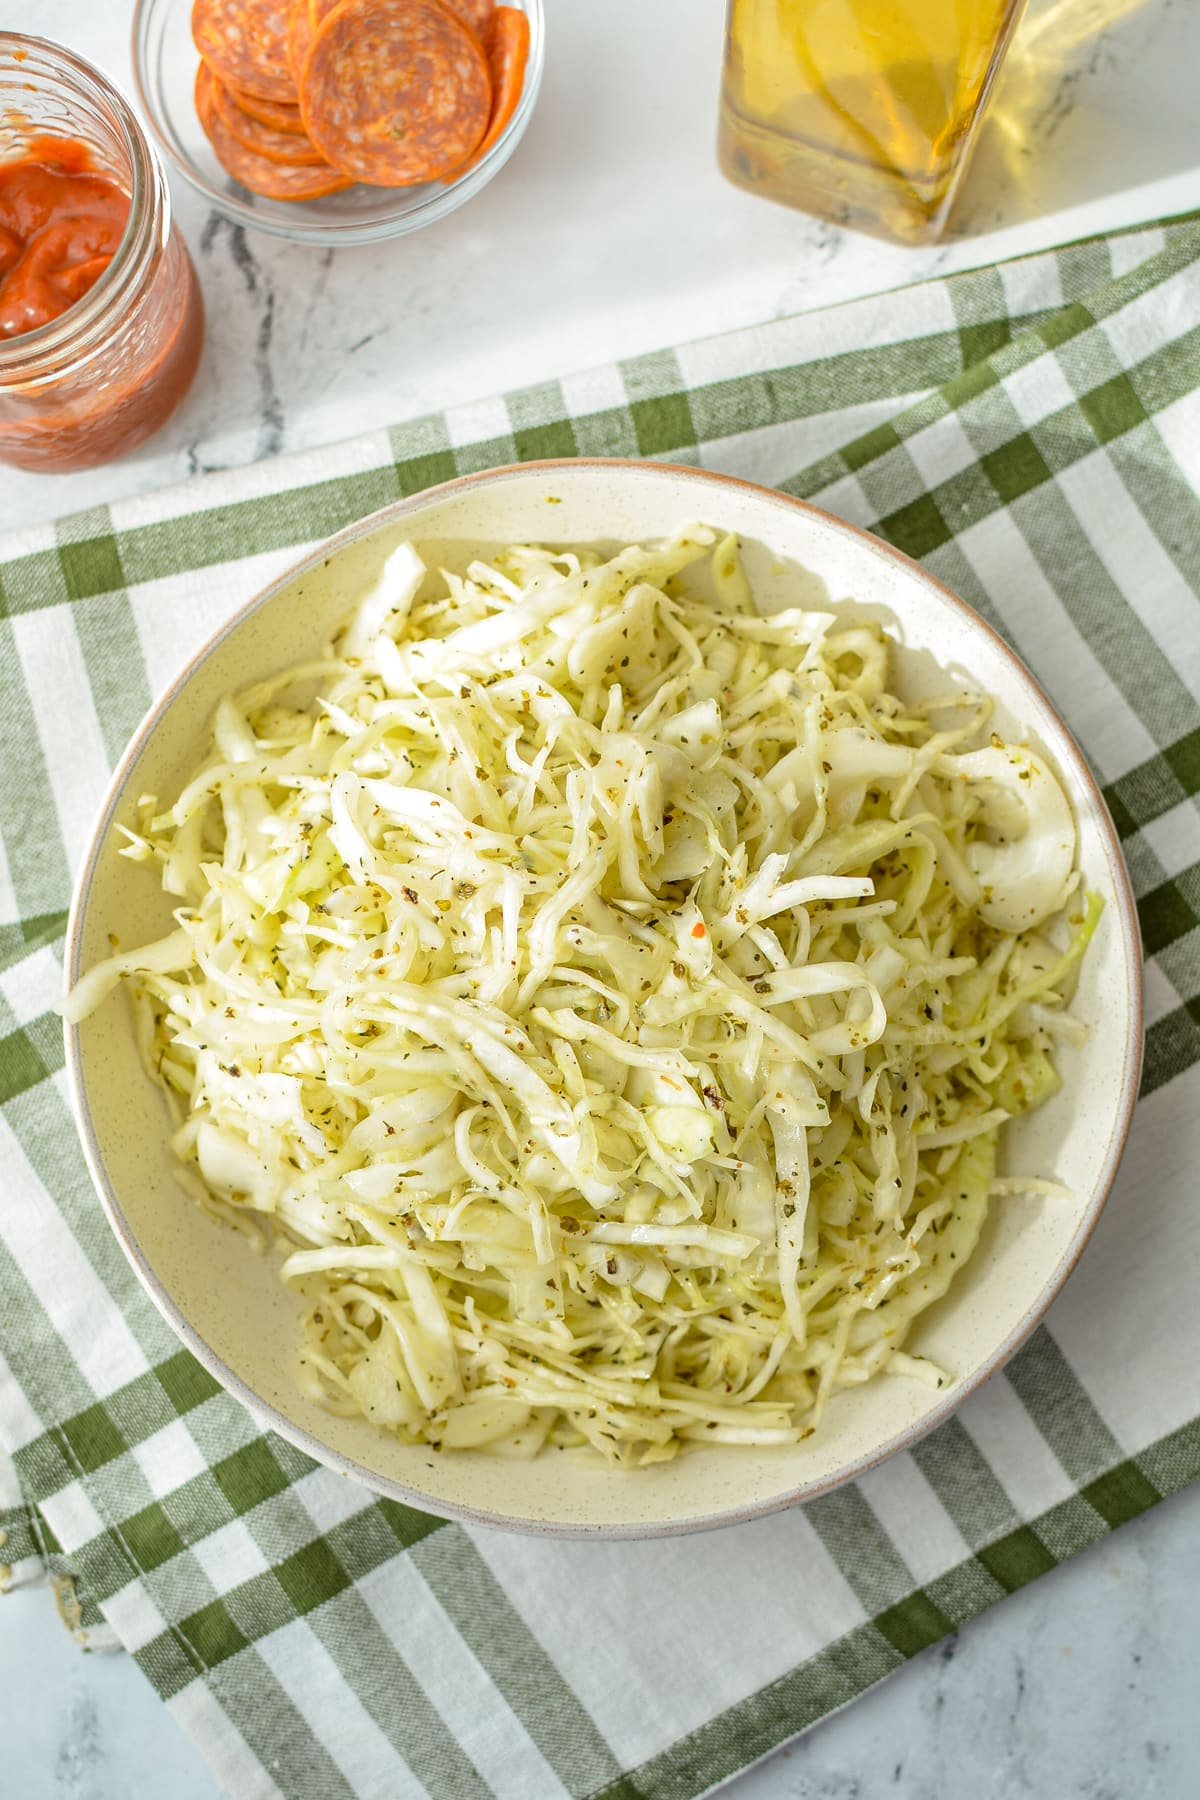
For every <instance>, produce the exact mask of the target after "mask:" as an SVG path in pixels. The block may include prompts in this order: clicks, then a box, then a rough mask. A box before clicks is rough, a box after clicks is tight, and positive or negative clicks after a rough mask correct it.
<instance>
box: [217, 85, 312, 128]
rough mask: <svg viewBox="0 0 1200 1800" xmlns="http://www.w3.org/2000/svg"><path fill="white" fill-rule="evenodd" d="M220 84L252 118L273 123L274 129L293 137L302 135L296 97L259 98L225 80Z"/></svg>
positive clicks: (302, 124) (302, 122)
mask: <svg viewBox="0 0 1200 1800" xmlns="http://www.w3.org/2000/svg"><path fill="white" fill-rule="evenodd" d="M218 79H220V78H219V77H218ZM221 86H222V87H223V88H225V89H226V91H227V92H228V94H229V96H230V98H231V99H232V100H234V101H236V102H237V104H238V106H240V107H241V109H242V111H243V112H244V113H249V114H250V117H251V118H252V119H260V120H261V121H262V123H263V124H264V125H273V126H274V127H275V130H276V131H290V132H291V133H292V134H293V136H295V137H302V136H303V135H304V121H303V119H302V118H301V117H300V102H299V100H298V99H295V100H261V99H260V98H259V97H258V95H257V94H248V93H247V92H246V90H245V88H239V87H233V86H232V85H231V84H230V83H229V82H227V81H223V82H221ZM293 91H294V90H293Z"/></svg>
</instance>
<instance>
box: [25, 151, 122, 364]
mask: <svg viewBox="0 0 1200 1800" xmlns="http://www.w3.org/2000/svg"><path fill="white" fill-rule="evenodd" d="M128 219H129V195H128V194H124V193H122V192H121V189H120V188H119V187H118V186H117V185H116V183H115V182H114V181H110V180H109V179H108V177H107V176H105V175H101V174H98V173H96V172H95V171H94V169H93V166H92V158H91V152H90V150H89V149H88V147H87V145H86V144H79V143H75V142H73V141H72V140H71V139H69V138H43V139H35V140H34V141H33V142H32V143H31V144H30V145H29V146H28V149H27V151H26V154H25V155H24V156H22V157H21V158H20V159H19V160H18V161H16V162H3V163H0V338H14V337H19V336H20V335H21V334H22V333H23V332H26V331H36V330H37V329H38V327H39V326H40V325H48V324H49V323H50V321H51V320H52V319H57V318H60V317H61V315H62V314H63V313H65V312H66V311H67V309H68V307H71V306H74V305H75V302H76V301H77V300H82V298H83V296H84V295H85V294H86V293H88V292H89V290H90V289H91V288H93V287H94V286H95V285H96V283H97V281H99V279H100V277H101V275H103V273H104V271H105V269H107V267H108V265H109V263H110V262H111V261H112V258H113V255H114V253H115V251H116V249H117V246H118V244H119V243H120V242H121V239H122V237H123V236H124V234H125V226H126V223H127V222H128Z"/></svg>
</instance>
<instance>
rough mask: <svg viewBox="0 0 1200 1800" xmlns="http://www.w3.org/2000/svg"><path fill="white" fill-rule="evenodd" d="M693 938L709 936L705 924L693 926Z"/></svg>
mask: <svg viewBox="0 0 1200 1800" xmlns="http://www.w3.org/2000/svg"><path fill="white" fill-rule="evenodd" d="M692 936H693V937H694V938H702V937H707V936H708V932H707V931H706V930H705V927H704V924H703V922H701V923H700V924H699V925H693V926H692Z"/></svg>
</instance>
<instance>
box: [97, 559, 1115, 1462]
mask: <svg viewBox="0 0 1200 1800" xmlns="http://www.w3.org/2000/svg"><path fill="white" fill-rule="evenodd" d="M890 651H891V645H890V643H889V639H888V637H887V636H886V635H885V633H884V632H883V631H882V630H881V629H880V628H879V627H877V626H876V625H873V624H868V623H863V622H844V621H842V620H840V619H839V617H838V616H837V615H836V614H835V613H833V612H831V611H821V612H816V611H804V610H797V609H793V610H789V611H784V612H780V613H776V614H774V615H773V616H761V615H760V614H759V613H758V612H757V611H756V609H755V605H754V600H753V596H752V594H751V592H750V590H749V587H748V584H747V580H746V576H745V573H744V571H743V568H742V564H741V559H740V556H739V547H738V544H737V542H736V540H735V539H734V538H732V537H723V538H718V537H717V536H716V534H715V533H713V532H712V531H710V530H708V529H707V528H702V527H698V526H694V527H690V528H688V529H687V530H684V531H682V532H680V533H679V534H678V535H677V536H676V537H675V538H673V539H672V540H670V541H669V542H665V543H663V544H659V545H652V546H640V545H632V546H629V547H627V548H625V549H622V550H620V551H619V552H618V553H617V554H615V555H610V556H601V555H600V554H598V553H591V552H587V551H565V550H555V549H546V548H539V547H535V546H529V545H515V546H512V547H510V548H507V549H505V550H503V551H502V552H500V553H499V554H497V555H495V556H493V557H492V558H491V560H489V561H486V562H485V561H475V562H472V563H470V565H469V566H468V567H467V568H466V571H465V573H462V574H456V573H452V572H450V571H446V570H443V571H441V572H440V573H436V572H429V571H427V570H426V568H425V566H424V564H423V563H422V561H421V559H420V557H419V556H418V554H417V551H416V550H415V549H414V547H413V546H412V545H410V544H403V545H401V546H400V547H399V548H398V549H396V550H395V551H394V552H393V553H392V554H391V556H390V557H389V558H388V560H387V562H386V565H385V567H384V569H383V572H382V574H381V576H380V578H379V580H378V582H377V584H376V585H375V587H374V588H373V589H372V590H371V591H370V592H369V593H367V594H366V595H365V597H363V598H362V600H361V603H360V604H359V606H358V608H357V611H356V612H355V614H354V616H353V617H352V618H351V619H350V621H349V623H348V624H347V625H346V626H345V627H344V628H343V629H342V631H341V633H340V635H339V636H338V638H337V639H336V640H335V642H334V643H333V644H332V646H331V647H330V648H329V650H328V652H327V654H326V655H325V656H324V657H323V658H322V659H321V660H319V661H316V662H313V663H309V664H306V665H304V666H302V667H296V668H291V669H288V670H286V671H285V672H284V673H282V674H280V675H279V676H278V677H276V678H275V679H273V680H270V681H267V682H264V683H261V684H259V685H258V686H256V687H253V688H251V689H248V690H247V691H246V692H244V693H242V694H239V695H237V696H236V697H231V698H228V699H225V700H223V701H222V703H221V704H220V706H219V707H218V709H217V712H216V715H215V718H214V721H213V726H212V741H211V745H210V748H209V751H208V754H207V756H206V758H205V760H204V762H203V764H202V765H201V766H200V767H199V768H198V769H197V771H196V773H195V775H194V777H193V778H192V779H191V780H190V781H189V782H188V783H187V785H186V787H184V789H183V791H182V793H180V794H179V795H178V796H177V797H176V798H175V799H174V800H173V801H172V803H171V804H170V805H168V806H165V807H164V806H163V805H162V804H161V803H160V802H159V800H157V799H155V798H152V797H147V798H146V799H144V800H143V801H142V803H141V816H140V822H139V828H138V829H137V830H136V831H132V832H128V833H127V834H126V835H127V838H128V843H127V845H126V848H125V854H126V855H128V856H130V857H132V858H133V860H134V861H137V862H145V863H149V864H152V865H154V866H155V867H156V868H157V869H158V870H159V871H160V873H161V876H162V880H163V883H164V885H165V888H166V890H167V891H168V892H169V893H170V894H172V895H173V896H176V897H177V898H178V900H179V906H178V909H177V911H176V913H175V920H176V929H175V930H174V931H173V932H172V933H171V934H170V935H169V936H167V937H166V938H164V939H163V940H162V941H161V942H159V943H156V944H152V945H150V946H149V947H148V948H146V949H142V950H138V951H134V952H132V953H128V954H125V953H121V954H116V955H114V956H113V957H112V958H111V959H109V960H108V961H107V962H105V963H103V964H101V965H99V966H97V967H96V968H94V969H92V970H91V971H90V972H89V973H88V974H87V975H85V976H84V978H83V980H82V981H81V982H80V983H79V985H78V986H77V987H76V989H75V990H74V992H73V993H72V994H71V995H70V996H69V998H68V1000H67V1002H66V1005H65V1010H66V1012H67V1015H68V1017H70V1018H73V1019H76V1020H78V1019H80V1018H83V1017H84V1016H86V1015H87V1014H88V1013H89V1012H90V1011H91V1010H92V1009H93V1008H94V1007H95V1006H96V1005H97V1004H99V1002H100V1001H101V1000H102V999H103V998H104V996H105V995H106V994H107V993H108V992H109V990H110V989H112V988H113V987H115V986H116V985H117V983H118V982H119V981H121V979H122V978H123V977H125V978H128V988H129V992H130V994H131V996H132V1002H133V1008H134V1013H135V1019H136V1029H137V1032H138V1035H139V1043H140V1046H141V1049H142V1053H143V1056H144V1059H145V1062H146V1065H147V1067H148V1068H149V1069H150V1070H151V1071H152V1073H153V1074H154V1076H155V1078H156V1079H157V1080H158V1081H160V1082H161V1083H162V1085H163V1087H164V1088H165V1090H166V1093H167V1096H168V1099H169V1101H170V1104H171V1107H172V1109H173V1114H174V1134H173V1137H172V1144H173V1148H174V1151H175V1154H176V1156H177V1158H178V1165H179V1176H180V1180H181V1182H182V1184H183V1186H184V1187H185V1189H186V1190H187V1191H188V1192H189V1193H190V1194H192V1195H193V1196H194V1197H195V1199H196V1200H197V1201H199V1202H200V1204H202V1205H203V1206H204V1207H206V1208H209V1209H212V1210H214V1211H215V1212H216V1213H218V1214H219V1215H220V1216H221V1217H222V1218H223V1219H226V1220H232V1221H233V1222H234V1223H236V1224H239V1225H241V1226H242V1227H243V1228H244V1229H246V1230H247V1232H248V1234H249V1235H250V1236H252V1237H259V1238H263V1237H264V1234H263V1233H261V1232H260V1231H259V1230H258V1228H259V1227H260V1226H263V1227H266V1233H265V1235H266V1236H271V1237H273V1238H274V1239H275V1240H276V1241H277V1243H278V1244H279V1245H280V1247H281V1249H282V1251H283V1253H284V1259H283V1261H282V1269H281V1273H282V1279H283V1280H284V1281H285V1282H286V1283H288V1284H289V1285H291V1286H294V1287H295V1288H297V1289H298V1290H300V1291H301V1292H302V1294H303V1295H304V1296H305V1300H306V1304H307V1312H306V1316H305V1319H304V1324H303V1338H302V1346H301V1350H300V1374H301V1380H302V1382H303V1385H304V1387H305V1388H306V1389H307V1390H308V1391H309V1392H310V1393H311V1394H312V1395H314V1396H316V1397H318V1398H319V1399H320V1400H321V1401H322V1402H323V1403H324V1404H325V1405H326V1406H328V1407H330V1408H332V1409H333V1410H334V1411H336V1412H339V1413H345V1414H361V1415H363V1416H365V1417H366V1418H367V1419H369V1420H371V1421H373V1422H374V1423H375V1424H376V1425H377V1426H380V1427H384V1428H387V1429H389V1430H392V1431H395V1432H398V1433H399V1434H400V1436H401V1437H402V1438H404V1439H406V1440H409V1441H420V1442H423V1443H426V1444H430V1445H433V1446H435V1447H445V1448H461V1447H480V1446H486V1447H487V1448H488V1449H490V1450H492V1451H494V1452H496V1453H499V1454H505V1455H512V1456H523V1457H529V1456H533V1455H534V1454H536V1453H537V1452H538V1451H539V1450H540V1449H541V1448H542V1447H543V1446H545V1445H558V1446H565V1445H570V1446H577V1447H583V1448H587V1447H590V1449H591V1450H592V1451H594V1452H598V1453H600V1454H601V1455H602V1456H604V1457H605V1458H608V1459H613V1460H616V1461H617V1462H619V1463H621V1464H624V1465H642V1464H646V1463H653V1462H657V1461H662V1460H664V1459H667V1458H670V1457H673V1456H675V1455H676V1454H677V1453H678V1452H679V1450H680V1449H681V1448H682V1447H684V1446H686V1445H687V1444H689V1443H692V1442H701V1443H709V1444H713V1443H716V1444H754V1445H770V1444H789V1443H795V1442H797V1441H798V1440H800V1439H803V1438H805V1437H806V1436H808V1435H809V1434H810V1433H811V1432H812V1431H813V1429H814V1427H815V1426H816V1425H817V1423H818V1421H819V1419H820V1417H821V1414H822V1411H823V1409H824V1407H825V1405H826V1403H827V1401H828V1399H829V1397H830V1396H831V1395H832V1394H833V1393H834V1392H835V1391H836V1390H838V1389H841V1388H845V1387H848V1386H853V1385H856V1384H858V1383H862V1382H865V1381H868V1380H869V1379H871V1377H872V1376H874V1375H876V1374H878V1373H880V1372H881V1371H884V1370H891V1371H893V1372H901V1373H903V1374H906V1375H908V1376H911V1377H914V1378H916V1379H919V1380H923V1381H927V1382H929V1383H932V1384H935V1385H941V1384H942V1382H943V1381H944V1380H946V1379H947V1377H946V1376H944V1375H943V1374H942V1372H941V1371H939V1370H937V1369H936V1368H934V1367H933V1366H932V1365H931V1364H929V1363H928V1362H927V1361H925V1360H924V1359H923V1358H921V1357H917V1356H913V1355H909V1354H907V1353H906V1352H905V1351H904V1349H903V1345H904V1342H905V1339H906V1336H907V1334H908V1332H909V1329H910V1327H911V1325H912V1323H913V1320H914V1319H915V1318H916V1317H917V1316H918V1314H920V1313H921V1312H922V1311H923V1310H924V1309H925V1308H926V1307H928V1306H929V1305H930V1304H931V1303H932V1302H933V1301H935V1300H936V1299H938V1298H939V1296H940V1295H942V1294H943V1293H944V1292H945V1290H946V1288H947V1286H948V1284H949V1282H950V1280H951V1278H952V1276H953V1274H954V1273H955V1271H956V1270H957V1269H960V1268H961V1267H962V1266H963V1264H964V1263H965V1262H966V1260H967V1259H968V1257H969V1256H970V1255H971V1252H972V1250H973V1249H974V1247H975V1244H976V1241H977V1239H978V1237H979V1233H980V1229H981V1226H982V1223H983V1220H984V1216H985V1212H986V1210H987V1206H988V1203H989V1197H990V1196H991V1195H992V1194H994V1193H1003V1192H1006V1191H1012V1190H1013V1189H1014V1188H1016V1187H1019V1188H1021V1189H1030V1188H1032V1189H1033V1190H1035V1191H1042V1192H1046V1193H1052V1192H1053V1191H1054V1187H1053V1184H1052V1183H1049V1182H1041V1183H1039V1182H1029V1181H1023V1180H1013V1179H1007V1180H1006V1179H1004V1178H1001V1177H999V1176H998V1175H997V1143H998V1139H999V1135H1000V1132H1001V1128H1002V1126H1003V1124H1004V1122H1005V1121H1006V1120H1007V1119H1009V1118H1010V1117H1012V1116H1013V1115H1014V1114H1017V1113H1021V1112H1024V1111H1026V1110H1027V1109H1029V1108H1032V1107H1035V1106H1038V1105H1039V1104H1041V1102H1043V1101H1044V1100H1045V1099H1046V1098H1047V1097H1048V1096H1049V1095H1051V1094H1053V1093H1054V1092H1055V1090H1056V1088H1057V1087H1058V1085H1059V1077H1058V1075H1057V1074H1056V1072H1055V1066H1054V1052H1055V1047H1056V1044H1057V1043H1058V1042H1059V1041H1060V1040H1068V1041H1070V1040H1077V1039H1078V1037H1079V1035H1080V1031H1081V1027H1080V1026H1079V1025H1078V1024H1077V1023H1076V1022H1075V1021H1073V1020H1072V1018H1071V1017H1070V1015H1069V1014H1068V1013H1067V1012H1066V1010H1065V1006H1066V1003H1067V1001H1068V1000H1069V998H1070V994H1071V991H1072V988H1073V985H1074V979H1075V974H1076V968H1077V965H1078V962H1079V959H1080V957H1081V955H1082V953H1083V951H1084V949H1085V947H1086V945H1087V943H1088V940H1089V938H1090V936H1091V934H1092V932H1093V930H1094V929H1095V926H1096V922H1097V917H1098V913H1099V902H1098V901H1096V900H1094V899H1088V898H1086V897H1085V896H1083V894H1082V893H1081V890H1080V885H1079V876H1078V873H1077V870H1076V842H1075V828H1074V823H1073V820H1072V816H1071V812H1070V809H1069V806H1068V804H1067V801H1066V799H1065V797H1064V795H1063V792H1062V789H1061V787H1060V786H1059V784H1058V781H1057V779H1056V778H1055V776H1054V775H1053V773H1052V772H1051V770H1050V769H1049V768H1048V767H1047V765H1046V763H1045V762H1044V761H1043V760H1042V759H1041V757H1040V756H1038V755H1037V754H1036V753H1035V752H1034V751H1033V750H1031V749H1029V748H1027V747H1025V746H1023V745H1014V744H1008V743H1004V742H1002V741H1001V740H1000V738H999V737H997V736H995V735H994V734H993V735H989V720H990V715H991V712H992V704H991V702H990V700H989V699H988V698H987V697H986V696H982V695H980V694H977V693H965V692H961V691H947V692H946V693H945V694H943V695H941V696H938V697H935V698H933V699H927V700H924V701H922V702H921V703H920V704H919V705H913V706H908V705H905V703H904V702H903V701H902V700H901V699H899V698H898V697H896V695H895V694H893V693H892V691H891V687H890V675H889V668H890Z"/></svg>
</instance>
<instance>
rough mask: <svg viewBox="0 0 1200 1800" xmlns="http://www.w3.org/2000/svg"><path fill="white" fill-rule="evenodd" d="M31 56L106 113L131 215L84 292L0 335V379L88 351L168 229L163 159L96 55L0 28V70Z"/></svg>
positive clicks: (58, 365) (57, 371)
mask: <svg viewBox="0 0 1200 1800" xmlns="http://www.w3.org/2000/svg"><path fill="white" fill-rule="evenodd" d="M32 58H36V59H37V63H35V65H34V66H35V69H36V68H37V66H38V64H40V68H41V72H43V73H45V74H46V75H48V76H50V77H51V78H53V77H54V76H62V77H64V78H65V80H66V82H67V84H68V85H69V86H74V87H75V88H76V89H77V90H79V91H80V92H81V94H82V95H83V96H84V97H85V98H86V99H88V100H90V101H92V102H93V104H96V103H98V104H99V105H100V106H101V107H103V108H104V109H105V111H106V112H107V113H108V114H109V115H110V117H111V123H112V124H113V125H114V127H115V130H116V134H117V136H118V138H119V139H120V142H121V145H122V148H123V149H124V151H125V153H126V156H127V158H128V162H129V171H130V180H129V217H128V219H127V220H126V222H125V229H124V231H123V232H122V234H121V240H120V242H119V243H118V245H117V248H116V250H115V251H114V252H113V256H112V260H111V261H110V263H109V265H108V267H107V268H106V269H105V271H104V273H103V274H102V275H101V276H100V278H99V280H98V281H97V282H96V283H95V285H94V286H93V287H92V288H90V289H89V290H88V292H87V293H86V294H85V295H84V296H83V297H82V299H80V300H77V301H76V302H75V303H74V305H73V306H69V307H68V308H67V310H66V312H64V313H60V315H59V316H58V318H57V319H51V320H50V321H49V323H47V324H45V325H39V326H37V327H36V328H35V329H34V330H33V331H25V332H21V333H20V334H19V335H18V336H16V337H12V338H7V339H4V338H0V382H2V381H3V380H4V378H5V377H6V376H7V377H10V378H14V377H15V378H16V379H18V380H19V379H20V378H21V377H22V376H23V375H26V374H28V375H29V376H30V377H31V378H33V379H36V376H37V374H38V373H39V372H40V370H39V369H38V365H39V364H42V363H44V362H45V361H46V360H47V359H49V360H50V361H51V362H52V363H53V365H54V366H53V374H54V376H55V377H56V378H57V377H58V376H59V375H61V374H63V373H65V372H66V369H65V367H64V365H63V363H62V362H60V361H59V360H58V356H60V355H62V354H63V353H65V357H66V362H67V363H68V364H70V363H73V362H75V361H76V360H81V359H84V358H86V356H88V355H90V354H91V353H92V351H93V350H94V349H95V348H96V342H95V341H94V340H96V339H97V338H98V336H99V334H100V332H101V331H102V330H103V327H104V325H105V324H106V323H107V315H108V314H109V311H110V309H111V307H112V306H113V305H114V304H115V303H117V302H118V301H120V300H121V299H123V298H125V297H126V296H127V295H129V294H130V293H131V292H133V291H135V290H136V288H137V286H138V285H139V284H140V281H141V279H142V277H143V275H144V273H145V271H146V268H147V266H148V265H149V263H150V262H151V260H152V258H153V255H154V251H155V249H156V247H157V246H158V245H159V244H165V243H166V240H167V236H168V233H169V230H170V198H169V194H168V190H167V184H166V177H165V176H164V174H163V171H162V165H161V164H160V162H159V160H158V157H157V155H156V153H155V151H154V148H153V146H152V145H151V143H150V141H149V139H148V138H147V137H146V134H145V132H144V131H143V130H142V127H141V125H140V124H139V122H138V119H137V115H136V114H135V113H134V111H133V108H132V107H131V106H130V104H129V102H128V100H126V98H125V96H124V94H122V92H121V91H120V89H119V88H118V87H116V86H115V85H114V84H113V83H112V82H111V81H110V80H109V79H108V77H107V76H106V75H104V74H103V73H102V72H101V71H100V70H99V69H98V68H96V66H95V64H94V63H91V62H89V61H88V60H87V58H86V57H83V56H79V55H77V54H76V52H75V51H74V50H68V49H67V48H66V46H65V45H64V44H57V43H55V42H54V41H53V40H52V39H50V38H43V37H35V36H32V35H30V34H28V33H25V32H17V31H0V71H2V70H3V69H4V68H5V67H13V66H16V67H18V68H19V67H20V65H21V64H22V63H23V62H26V61H28V60H30V59H32ZM47 135H48V136H49V135H53V134H51V133H48V134H47ZM0 166H2V163H0ZM56 353H57V354H56Z"/></svg>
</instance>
